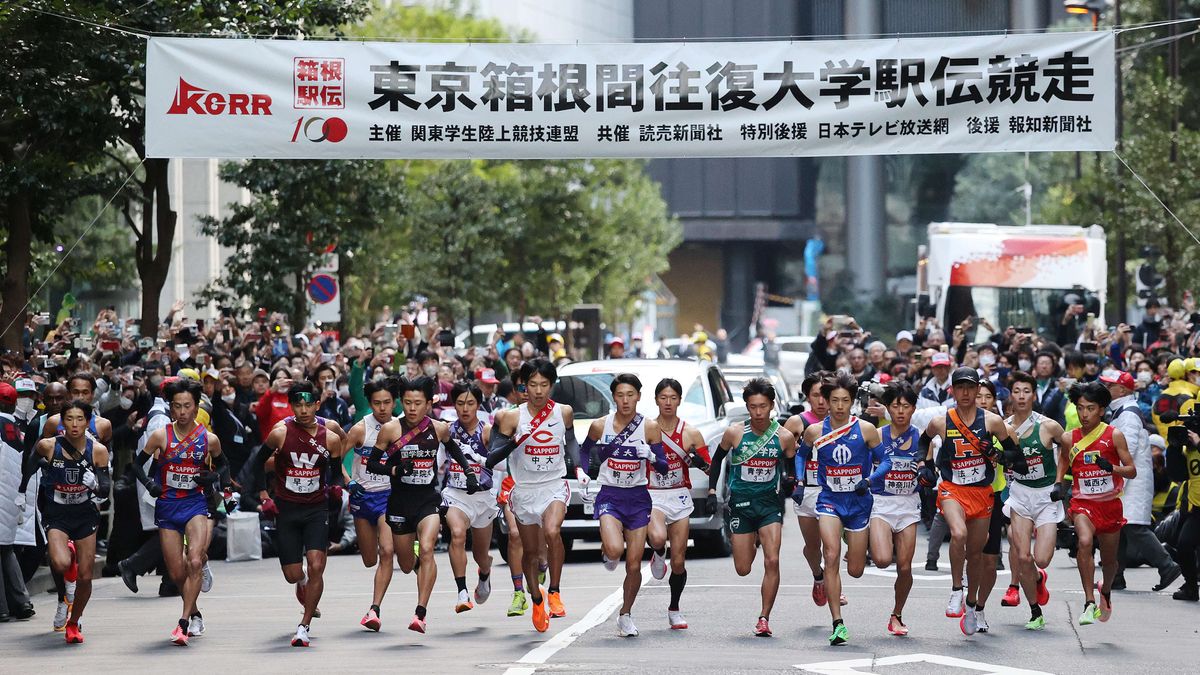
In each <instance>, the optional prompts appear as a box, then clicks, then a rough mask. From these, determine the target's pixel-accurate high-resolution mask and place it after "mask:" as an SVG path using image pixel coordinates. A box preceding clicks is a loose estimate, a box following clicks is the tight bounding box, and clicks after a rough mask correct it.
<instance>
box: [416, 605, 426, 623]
mask: <svg viewBox="0 0 1200 675" xmlns="http://www.w3.org/2000/svg"><path fill="white" fill-rule="evenodd" d="M417 618H418V619H420V620H422V621H424V620H425V605H417Z"/></svg>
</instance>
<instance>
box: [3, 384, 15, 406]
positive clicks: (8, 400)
mask: <svg viewBox="0 0 1200 675" xmlns="http://www.w3.org/2000/svg"><path fill="white" fill-rule="evenodd" d="M0 403H4V404H7V405H16V404H17V390H16V389H13V386H12V385H11V384H9V383H7V382H0Z"/></svg>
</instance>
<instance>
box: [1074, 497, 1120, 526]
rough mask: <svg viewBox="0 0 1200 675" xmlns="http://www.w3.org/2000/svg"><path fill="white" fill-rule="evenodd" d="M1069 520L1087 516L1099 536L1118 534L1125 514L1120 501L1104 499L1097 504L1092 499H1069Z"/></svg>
mask: <svg viewBox="0 0 1200 675" xmlns="http://www.w3.org/2000/svg"><path fill="white" fill-rule="evenodd" d="M1070 515H1071V519H1072V520H1074V519H1075V516H1087V518H1088V520H1090V521H1092V527H1094V528H1096V532H1098V533H1100V534H1113V533H1114V532H1120V531H1121V527H1122V526H1123V525H1125V512H1124V510H1123V509H1122V507H1121V500H1120V499H1106V500H1104V501H1102V502H1098V501H1096V500H1094V499H1083V498H1082V497H1075V498H1073V499H1071V510H1070Z"/></svg>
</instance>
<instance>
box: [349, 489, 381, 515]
mask: <svg viewBox="0 0 1200 675" xmlns="http://www.w3.org/2000/svg"><path fill="white" fill-rule="evenodd" d="M390 494H391V490H377V491H375V492H362V493H360V494H358V495H355V494H353V493H351V495H350V513H352V514H354V517H355V518H361V519H362V520H367V521H370V522H372V523H377V522H379V517H380V516H384V515H387V505H388V495H390Z"/></svg>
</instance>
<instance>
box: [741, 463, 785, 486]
mask: <svg viewBox="0 0 1200 675" xmlns="http://www.w3.org/2000/svg"><path fill="white" fill-rule="evenodd" d="M775 464H776V462H775V460H774V459H772V458H768V457H751V458H750V459H747V460H746V461H744V462H742V463H741V465H740V467H741V479H742V480H744V481H746V482H747V483H770V482H771V481H773V480H775Z"/></svg>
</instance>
